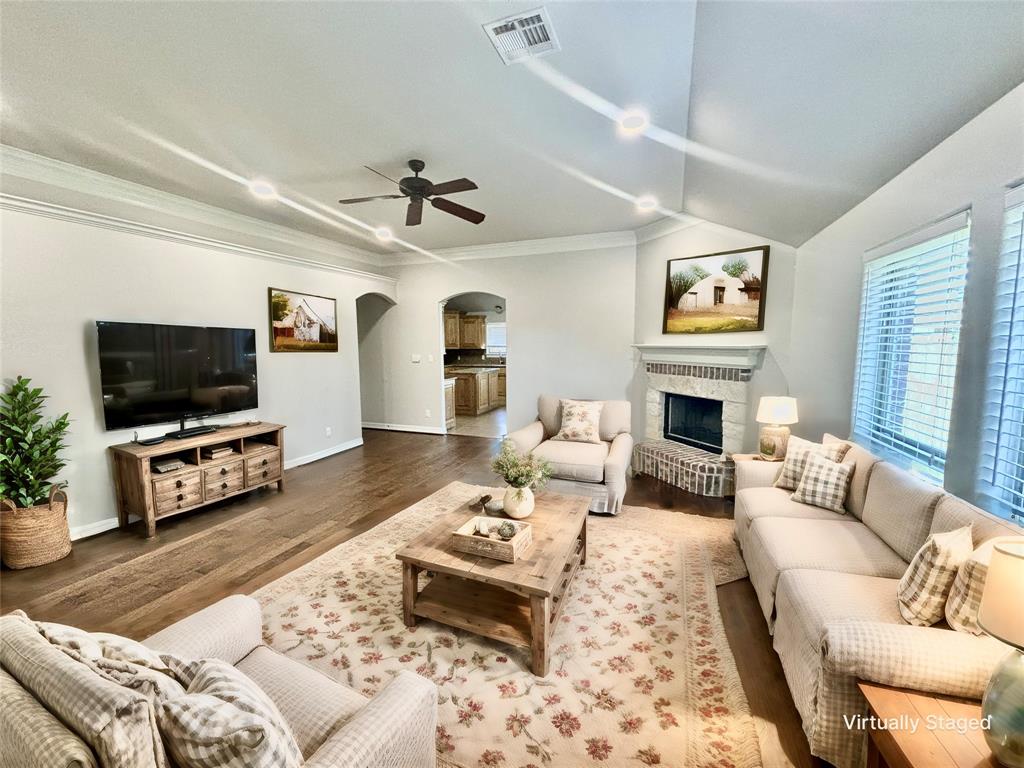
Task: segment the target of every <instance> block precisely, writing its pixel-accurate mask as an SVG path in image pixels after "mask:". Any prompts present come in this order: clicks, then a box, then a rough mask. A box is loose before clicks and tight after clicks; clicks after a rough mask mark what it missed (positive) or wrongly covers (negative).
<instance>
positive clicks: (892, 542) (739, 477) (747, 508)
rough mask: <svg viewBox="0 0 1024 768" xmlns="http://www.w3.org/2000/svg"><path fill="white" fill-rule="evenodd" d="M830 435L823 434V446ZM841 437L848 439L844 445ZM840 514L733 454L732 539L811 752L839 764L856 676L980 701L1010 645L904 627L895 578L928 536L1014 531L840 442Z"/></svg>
mask: <svg viewBox="0 0 1024 768" xmlns="http://www.w3.org/2000/svg"><path fill="white" fill-rule="evenodd" d="M836 440H837V438H835V437H833V436H831V435H826V436H825V438H824V441H825V442H830V441H833V442H834V441H836ZM843 442H848V441H843ZM843 461H844V463H847V464H849V465H852V466H853V475H852V477H851V480H850V486H849V490H848V493H847V497H846V502H845V510H844V512H843V513H838V512H833V511H830V510H826V509H821V508H818V507H813V506H809V505H807V504H801V503H799V502H796V501H793V500H792V499H791V498H790V495H791V491H788V490H783V489H781V488H776V487H774V485H773V484H774V482H775V480H776V479H777V477H778V475H779V472H780V470H781V466H782V465H781V464H780V463H776V462H765V461H753V460H740V461H737V462H736V505H735V537H736V541H737V543H738V544H739V546H740V549H741V551H742V553H743V559H744V561H745V562H746V564H747V569H748V570H749V572H750V581H751V583H752V584H753V586H754V590H755V592H756V593H757V598H758V601H759V603H760V605H761V610H762V611H763V612H764V617H765V621H767V623H768V629H769V632H771V633H772V635H773V646H774V648H775V651H776V653H777V654H778V655H779V658H780V660H781V661H782V668H783V671H784V673H785V676H786V681H787V683H788V685H789V689H790V691H791V693H792V694H793V701H794V703H795V704H796V708H797V710H798V712H799V713H800V717H801V720H802V722H803V728H804V732H805V733H806V734H807V740H808V743H809V745H810V749H811V753H812V754H814V755H816V756H818V757H820V758H823V759H825V760H828V761H829V762H831V763H833V764H834V765H836V766H838V767H839V768H857V767H859V766H861V765H862V764H863V763H864V760H865V757H866V750H865V737H864V734H863V732H859V731H856V730H850V729H848V728H847V727H846V725H845V723H844V715H845V716H846V717H847V718H852V717H853V716H855V715H858V714H861V715H866V714H867V705H866V702H865V701H864V699H863V697H862V696H861V694H860V692H859V690H858V689H857V686H856V682H857V680H858V679H861V680H869V681H873V682H877V683H882V684H886V685H893V686H898V687H903V688H911V689H915V690H921V691H928V692H932V693H940V694H948V695H954V696H963V697H967V698H974V699H979V698H981V696H982V694H983V693H984V691H985V686H986V684H987V683H988V679H989V677H990V676H991V673H992V671H993V670H994V668H995V667H996V665H997V664H998V663H999V661H1000V660H1001V659H1002V658H1003V657H1004V656H1005V655H1006V653H1007V652H1008V651H1009V647H1008V646H1006V645H1003V644H1002V643H1000V642H998V641H997V640H994V639H993V638H991V637H988V636H987V635H974V634H970V633H968V632H963V631H954V630H952V629H950V628H949V627H948V626H947V625H946V624H945V622H942V623H940V624H937V625H935V626H931V627H921V626H912V625H910V624H908V623H907V622H906V621H904V620H903V618H902V617H901V615H900V611H899V605H898V600H897V585H898V583H899V579H900V577H901V576H903V573H904V571H906V569H907V565H908V563H909V561H910V560H911V559H912V558H913V556H914V554H915V553H916V552H917V550H918V549H919V548H920V547H921V546H922V545H923V544H924V542H925V540H926V539H927V538H928V536H929V535H930V534H931V533H940V532H945V531H950V530H953V529H956V528H960V527H962V526H964V525H967V524H969V523H970V524H972V535H973V538H974V546H975V547H978V546H979V545H980V544H982V543H983V542H985V541H987V540H989V539H992V538H994V537H997V536H1007V535H1008V536H1020V535H1022V534H1024V530H1022V529H1021V528H1019V527H1017V526H1015V525H1013V524H1012V523H1010V522H1008V521H1006V520H1002V519H1000V518H997V517H994V516H993V515H990V514H988V513H987V512H984V511H983V510H980V509H978V508H977V507H974V506H972V505H970V504H968V503H967V502H965V501H963V500H962V499H959V498H957V497H955V496H951V495H949V494H947V493H945V492H944V491H942V490H941V489H940V488H937V487H935V486H933V485H929V484H927V483H924V482H922V481H920V480H918V479H916V478H915V477H913V476H911V475H910V474H908V473H907V472H904V471H903V470H901V469H899V468H897V467H896V466H894V465H892V464H889V463H887V462H884V461H880V460H879V459H878V458H877V457H875V456H873V455H872V454H871V453H870V452H869V451H867V450H865V449H864V448H863V447H861V446H859V445H857V444H855V443H850V447H849V450H848V451H847V452H846V455H845V458H844V459H843Z"/></svg>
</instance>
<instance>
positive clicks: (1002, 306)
mask: <svg viewBox="0 0 1024 768" xmlns="http://www.w3.org/2000/svg"><path fill="white" fill-rule="evenodd" d="M1022 240H1024V186H1021V187H1017V188H1016V189H1015V190H1013V191H1011V192H1010V194H1009V195H1008V196H1007V209H1006V219H1005V228H1004V232H1003V244H1002V254H1001V257H1000V261H999V271H998V273H997V278H996V296H995V303H994V306H993V310H992V311H993V328H992V350H991V354H990V355H989V369H988V387H987V389H986V395H985V425H984V432H983V434H982V462H981V478H980V479H981V484H980V485H981V487H980V488H979V491H980V494H981V495H982V496H983V497H984V498H985V499H986V500H987V501H988V502H989V503H988V504H987V506H988V507H989V508H990V509H991V510H992V511H993V512H996V513H998V514H1001V515H1003V516H1004V517H1010V516H1016V517H1018V518H1024V256H1022V254H1021V242H1022Z"/></svg>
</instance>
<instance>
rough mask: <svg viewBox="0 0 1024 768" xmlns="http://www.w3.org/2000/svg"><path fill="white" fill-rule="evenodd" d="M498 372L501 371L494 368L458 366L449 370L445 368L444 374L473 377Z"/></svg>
mask: <svg viewBox="0 0 1024 768" xmlns="http://www.w3.org/2000/svg"><path fill="white" fill-rule="evenodd" d="M500 370H502V369H501V368H498V367H496V366H491V367H484V366H461V365H460V366H453V367H451V368H445V369H444V372H445V373H446V374H448V373H456V374H458V373H462V374H471V375H475V374H478V373H491V372H492V371H500Z"/></svg>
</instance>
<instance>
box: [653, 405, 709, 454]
mask: <svg viewBox="0 0 1024 768" xmlns="http://www.w3.org/2000/svg"><path fill="white" fill-rule="evenodd" d="M664 415H665V426H664V433H663V434H664V437H665V439H666V440H674V441H676V442H677V443H683V444H685V445H690V446H693V447H694V448H700V449H702V450H705V451H709V452H711V453H718V454H721V453H722V401H721V400H711V399H709V398H706V397H693V396H691V395H680V394H675V393H672V392H666V393H665V406H664Z"/></svg>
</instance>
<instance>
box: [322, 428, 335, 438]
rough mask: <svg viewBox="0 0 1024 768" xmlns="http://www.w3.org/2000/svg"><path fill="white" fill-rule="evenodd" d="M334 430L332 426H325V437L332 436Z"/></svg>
mask: <svg viewBox="0 0 1024 768" xmlns="http://www.w3.org/2000/svg"><path fill="white" fill-rule="evenodd" d="M333 432H334V430H333V429H331V428H330V427H324V437H330V436H331V434H332V433H333Z"/></svg>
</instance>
